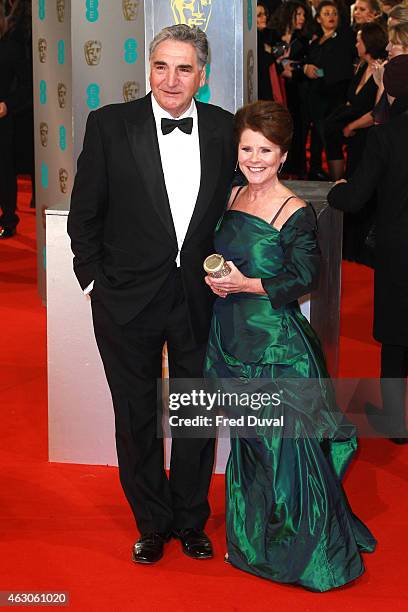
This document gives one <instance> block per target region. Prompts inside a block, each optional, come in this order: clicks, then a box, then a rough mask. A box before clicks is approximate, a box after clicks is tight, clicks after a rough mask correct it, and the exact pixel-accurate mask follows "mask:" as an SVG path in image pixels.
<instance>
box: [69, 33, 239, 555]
mask: <svg viewBox="0 0 408 612" xmlns="http://www.w3.org/2000/svg"><path fill="white" fill-rule="evenodd" d="M207 56H208V41H207V38H206V35H205V34H204V32H202V31H201V30H200V29H198V28H190V27H188V26H187V25H175V26H171V27H169V28H165V29H164V30H162V31H161V32H160V33H159V34H158V35H157V36H156V37H155V39H154V40H153V41H152V43H151V45H150V85H151V90H152V91H151V93H150V94H148V95H147V96H146V97H144V98H142V99H140V100H135V101H132V102H128V103H125V104H114V105H110V106H106V107H104V108H101V109H99V110H97V111H94V112H92V113H90V115H89V117H88V122H87V127H86V133H85V139H84V146H83V150H82V153H81V155H80V157H79V159H78V171H77V175H76V178H75V184H74V188H73V192H72V200H71V210H70V214H69V218H68V233H69V235H70V237H71V242H72V250H73V252H74V256H75V257H74V270H75V273H76V275H77V278H78V280H79V283H80V285H81V287H82V289H83V290H84V291H85V292H86V291H90V295H91V303H92V315H93V323H94V330H95V337H96V341H97V344H98V348H99V351H100V354H101V357H102V361H103V364H104V368H105V373H106V376H107V380H108V383H109V387H110V390H111V393H112V399H113V405H114V410H115V425H116V447H117V453H118V462H119V474H120V480H121V484H122V487H123V489H124V492H125V495H126V497H127V499H128V501H129V504H130V506H131V509H132V511H133V513H134V516H135V519H136V523H137V526H138V529H139V531H140V539H139V540H138V541H137V542H136V544H135V545H134V547H133V554H132V558H133V560H134V561H135V562H137V563H154V562H156V561H158V560H159V559H160V558H161V557H162V555H163V549H164V544H165V542H166V541H168V539H169V538H170V536H171V535H174V536H175V537H177V538H179V539H180V540H181V543H182V547H183V551H184V552H185V553H186V554H187V555H189V556H190V557H193V558H195V559H206V558H210V557H212V547H211V542H210V540H209V539H208V537H207V536H206V534H205V533H204V525H205V523H206V520H207V518H208V516H209V512H210V508H209V504H208V500H207V495H208V487H209V483H210V479H211V473H212V466H213V459H214V439H211V438H210V439H192V438H189V439H183V438H175V439H173V443H172V453H171V465H170V477H169V478H167V476H166V472H165V470H164V465H163V441H162V440H161V439H160V438H159V437H158V433H157V431H158V422H157V421H158V415H157V408H156V403H157V400H156V395H157V391H156V386H157V379H158V378H160V377H161V364H162V348H163V344H164V342H166V341H167V349H168V356H169V374H170V378H175V377H183V378H201V376H202V367H203V360H204V355H205V350H206V342H207V337H208V332H209V324H210V319H211V311H212V296H211V293H210V292H209V291H208V288H207V287H206V285H205V283H204V280H203V278H204V275H205V273H204V270H203V267H202V264H203V260H204V259H205V257H206V256H207V255H209V254H210V253H212V252H213V232H214V227H215V225H216V223H217V220H218V218H219V217H220V215H221V213H222V210H223V207H224V205H225V201H226V197H227V191H228V188H229V184H230V181H231V179H232V176H233V171H234V164H235V152H234V147H233V143H232V116H231V114H230V113H228V112H227V111H224V110H223V109H221V108H219V107H216V106H212V105H209V104H208V105H207V104H201V103H199V102H196V101H195V100H194V99H193V96H194V94H195V93H196V92H197V90H198V88H199V87H200V86H202V85H203V84H204V82H205V64H206V62H207Z"/></svg>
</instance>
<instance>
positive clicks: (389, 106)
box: [372, 22, 408, 125]
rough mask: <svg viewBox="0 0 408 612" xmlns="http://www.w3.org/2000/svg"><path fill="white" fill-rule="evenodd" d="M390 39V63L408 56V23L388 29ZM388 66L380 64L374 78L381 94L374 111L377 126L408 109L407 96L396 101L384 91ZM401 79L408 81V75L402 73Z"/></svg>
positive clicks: (388, 49)
mask: <svg viewBox="0 0 408 612" xmlns="http://www.w3.org/2000/svg"><path fill="white" fill-rule="evenodd" d="M388 39H389V42H388V45H387V52H388V60H389V61H390V60H392V59H394V58H396V57H398V56H399V55H407V54H408V22H401V23H398V24H396V25H395V26H390V27H389V28H388ZM386 65H387V64H386V63H384V64H379V65H378V66H377V70H376V73H375V74H374V78H376V80H377V83H378V89H379V94H381V97H380V98H379V99H378V97H377V100H378V102H377V104H376V106H375V107H374V109H373V111H372V115H373V119H374V123H375V124H376V125H381V124H383V123H387V121H389V119H390V118H391V117H393V116H396V115H399V114H400V113H401V112H404V111H405V110H406V109H407V107H408V99H407V98H406V97H405V96H399V97H398V98H397V99H394V98H393V97H392V96H391V95H390V94H389V93H388V94H387V92H385V91H384V84H383V74H384V71H385V66H386ZM401 78H406V79H408V73H407V74H403V73H402V74H401Z"/></svg>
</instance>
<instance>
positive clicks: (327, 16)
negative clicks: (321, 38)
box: [317, 6, 339, 31]
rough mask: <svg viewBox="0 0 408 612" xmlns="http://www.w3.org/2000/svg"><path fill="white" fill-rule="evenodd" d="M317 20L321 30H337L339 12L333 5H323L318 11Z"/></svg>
mask: <svg viewBox="0 0 408 612" xmlns="http://www.w3.org/2000/svg"><path fill="white" fill-rule="evenodd" d="M317 21H318V22H319V23H320V25H321V26H322V28H323V30H333V31H334V30H337V27H338V25H339V14H338V12H337V9H336V8H335V7H334V6H324V7H323V8H322V10H321V11H320V15H319V17H318V18H317Z"/></svg>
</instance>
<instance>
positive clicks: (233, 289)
mask: <svg viewBox="0 0 408 612" xmlns="http://www.w3.org/2000/svg"><path fill="white" fill-rule="evenodd" d="M227 263H228V265H229V267H230V268H231V272H230V273H229V274H228V276H223V277H221V278H213V277H212V276H206V277H205V279H204V280H205V282H206V283H207V285H208V286H209V287H210V288H211V290H212V291H213V293H215V295H218V297H221V298H226V297H227V295H228V294H229V293H241V292H244V291H249V281H250V280H251V279H249V278H247V277H246V276H244V275H243V274H242V272H240V271H239V270H238V268H237V267H236V266H235V265H234V264H233V263H232V261H228V262H227Z"/></svg>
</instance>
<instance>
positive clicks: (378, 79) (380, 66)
mask: <svg viewBox="0 0 408 612" xmlns="http://www.w3.org/2000/svg"><path fill="white" fill-rule="evenodd" d="M386 63H387V62H386V61H385V62H382V61H381V60H376V61H375V62H373V63H372V64H371V70H372V75H373V79H374V81H375V84H376V85H377V87H380V86H381V85H382V82H383V76H384V68H385V64H386Z"/></svg>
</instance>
